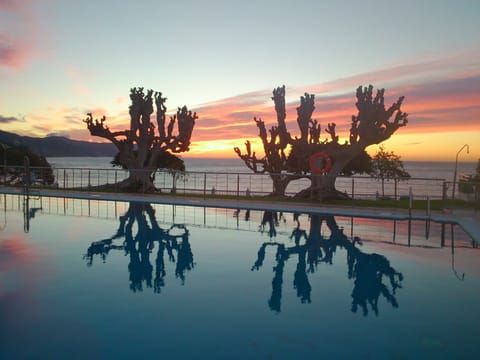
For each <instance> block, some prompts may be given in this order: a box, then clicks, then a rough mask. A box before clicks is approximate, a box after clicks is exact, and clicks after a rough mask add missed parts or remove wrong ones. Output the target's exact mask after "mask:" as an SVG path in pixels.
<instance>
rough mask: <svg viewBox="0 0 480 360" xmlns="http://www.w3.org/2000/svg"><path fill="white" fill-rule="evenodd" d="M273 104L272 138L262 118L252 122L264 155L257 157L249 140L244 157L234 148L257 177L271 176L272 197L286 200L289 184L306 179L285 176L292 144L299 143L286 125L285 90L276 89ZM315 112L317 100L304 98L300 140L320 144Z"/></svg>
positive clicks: (294, 173) (300, 111)
mask: <svg viewBox="0 0 480 360" xmlns="http://www.w3.org/2000/svg"><path fill="white" fill-rule="evenodd" d="M272 100H273V102H274V103H275V111H276V113H277V125H276V126H272V127H271V128H270V130H269V133H270V136H268V133H267V129H266V127H265V123H264V122H263V120H262V119H260V118H259V119H257V118H254V119H253V120H254V121H255V123H256V125H257V127H258V130H259V135H258V136H259V137H260V139H261V140H262V145H263V154H264V155H263V156H261V157H257V154H256V153H255V151H252V146H251V143H250V141H249V140H247V141H246V142H245V148H246V152H245V153H242V151H241V150H240V148H238V147H235V148H234V151H235V152H236V153H237V155H238V157H240V158H241V159H242V160H243V161H244V163H245V165H247V167H248V168H249V169H250V170H252V171H253V172H254V173H257V174H263V173H268V174H269V175H270V177H271V179H272V181H273V192H272V195H274V196H284V195H285V190H286V188H287V186H288V184H289V183H290V181H292V180H296V179H300V178H303V177H305V176H306V175H305V174H304V173H302V172H297V171H289V172H286V170H287V166H286V165H287V160H288V157H287V156H288V151H289V149H290V146H291V144H292V142H294V141H296V140H293V139H292V137H291V136H290V133H289V132H288V131H287V126H286V122H285V119H286V116H287V112H286V110H285V86H282V87H278V88H276V89H273V97H272ZM314 109H315V106H314V96H313V95H309V94H305V96H302V97H301V99H300V106H299V107H298V108H297V114H298V118H297V122H298V125H299V128H300V131H301V138H302V139H308V140H306V141H309V142H311V143H315V142H318V141H319V138H318V136H316V134H319V133H320V126H319V125H318V124H317V121H316V120H312V119H311V116H312V113H313V110H314Z"/></svg>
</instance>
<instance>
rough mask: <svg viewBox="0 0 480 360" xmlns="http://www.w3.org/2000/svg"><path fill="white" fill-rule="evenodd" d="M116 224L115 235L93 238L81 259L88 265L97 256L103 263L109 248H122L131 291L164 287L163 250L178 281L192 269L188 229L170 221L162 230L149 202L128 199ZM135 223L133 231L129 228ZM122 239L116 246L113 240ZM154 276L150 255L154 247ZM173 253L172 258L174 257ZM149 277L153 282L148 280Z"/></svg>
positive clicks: (192, 262)
mask: <svg viewBox="0 0 480 360" xmlns="http://www.w3.org/2000/svg"><path fill="white" fill-rule="evenodd" d="M119 220H120V225H119V227H118V230H117V232H116V233H115V235H113V236H112V237H110V238H108V239H104V240H100V241H95V242H93V243H92V244H91V245H90V247H89V248H88V249H87V253H86V254H85V256H84V258H85V259H86V260H87V265H89V266H91V265H92V263H93V258H94V257H95V256H96V255H97V256H99V257H101V258H102V260H103V262H105V260H106V258H107V255H108V254H109V252H110V251H111V250H123V251H125V255H128V256H129V258H130V262H129V264H128V271H129V274H130V289H131V290H132V291H134V292H137V291H142V290H143V286H144V284H145V285H146V287H147V288H151V287H152V286H153V290H154V292H156V293H160V291H161V289H162V287H164V286H165V275H166V270H165V260H164V255H165V253H167V255H168V259H169V261H170V262H173V263H175V262H176V267H175V276H176V277H177V278H179V279H180V280H181V282H182V284H183V283H184V282H185V273H186V271H190V270H192V269H193V267H194V265H195V263H194V261H193V253H192V249H191V247H190V243H189V232H188V230H187V229H186V228H185V226H184V225H179V224H174V225H172V226H171V227H170V228H169V229H167V230H164V229H162V228H161V227H160V226H159V225H158V223H157V220H156V218H155V210H154V209H153V207H152V206H151V205H150V204H147V203H137V202H131V203H130V205H129V207H128V210H127V212H126V213H125V215H123V216H120V217H119ZM135 223H136V225H137V226H136V229H137V233H136V235H134V233H133V228H134V225H135ZM118 239H124V241H123V243H122V244H120V245H116V244H115V243H114V241H115V240H118ZM155 243H157V254H156V259H155V277H154V278H153V266H152V264H151V262H150V254H151V253H152V252H153V251H154V250H155ZM175 252H176V259H175ZM152 278H153V281H152Z"/></svg>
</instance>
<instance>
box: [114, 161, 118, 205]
mask: <svg viewBox="0 0 480 360" xmlns="http://www.w3.org/2000/svg"><path fill="white" fill-rule="evenodd" d="M117 179H118V176H117V170H115V192H117ZM116 210H117V208H116V207H115V211H116Z"/></svg>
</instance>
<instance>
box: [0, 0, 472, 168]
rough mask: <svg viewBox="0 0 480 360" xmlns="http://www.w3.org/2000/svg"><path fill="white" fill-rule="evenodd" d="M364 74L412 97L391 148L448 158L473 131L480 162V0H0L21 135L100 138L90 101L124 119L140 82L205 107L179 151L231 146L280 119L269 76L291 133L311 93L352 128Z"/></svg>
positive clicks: (393, 96) (3, 60) (329, 114)
mask: <svg viewBox="0 0 480 360" xmlns="http://www.w3.org/2000/svg"><path fill="white" fill-rule="evenodd" d="M369 84H372V85H373V86H374V87H375V88H385V89H386V91H385V95H386V103H387V104H388V105H390V104H391V103H392V102H394V101H396V100H397V98H398V97H399V96H401V95H404V96H405V101H404V104H403V106H402V110H403V111H405V112H407V113H408V114H409V124H408V126H407V127H404V128H401V129H400V130H399V131H398V132H397V133H396V134H395V135H394V136H393V137H392V138H391V139H390V140H388V141H387V142H386V143H385V146H386V148H387V150H393V151H395V153H397V154H398V155H401V157H402V159H404V160H446V161H450V160H455V156H456V154H457V151H458V150H459V149H460V148H462V146H463V145H464V144H469V147H470V153H469V154H467V153H466V152H462V154H461V160H462V161H477V159H478V158H480V141H479V140H480V1H478V0H460V1H458V0H450V1H446V0H404V1H388V0H384V1H373V0H363V1H354V0H351V1H346V0H340V1H321V0H311V1H310V0H291V1H289V0H275V1H273V0H256V1H230V0H224V1H220V0H210V1H202V0H175V1H157V0H137V1H128V2H126V1H114V0H96V1H73V0H0V129H1V130H4V131H10V132H15V133H17V134H20V135H29V136H39V137H43V136H48V135H62V136H67V137H69V138H71V139H78V140H92V141H101V139H100V138H92V137H91V136H90V135H89V133H88V131H87V130H86V127H85V124H84V123H83V122H82V119H84V118H85V114H86V113H87V112H93V113H94V116H95V117H101V116H102V115H105V116H106V117H107V124H108V125H109V127H110V128H112V129H126V128H127V127H128V106H129V97H128V96H129V90H130V88H131V87H134V86H143V87H145V88H152V89H154V90H157V91H161V92H162V93H163V94H164V96H166V97H167V98H168V100H167V106H168V108H169V110H170V111H172V112H173V111H174V110H175V109H176V108H177V107H178V106H183V105H187V106H188V107H189V108H191V109H193V110H195V111H196V112H197V113H198V115H199V119H198V120H197V122H196V125H195V129H194V132H193V137H192V140H193V142H192V146H191V151H190V152H189V153H187V154H184V155H183V157H234V156H236V155H235V153H234V152H233V147H234V146H239V147H241V148H243V144H244V142H245V140H246V139H250V140H252V141H256V140H257V138H258V137H257V134H258V132H257V128H256V126H255V123H254V121H253V117H254V116H256V117H261V118H262V119H263V120H264V121H265V123H266V125H267V127H268V128H269V127H270V126H272V125H274V120H275V112H274V108H273V102H272V100H271V92H272V89H273V88H274V87H277V86H281V85H286V89H287V97H286V98H287V103H288V108H287V119H288V120H289V121H288V122H287V127H288V129H289V131H290V132H291V133H292V134H293V135H297V134H298V128H297V125H296V112H295V108H296V107H297V106H298V102H299V97H300V96H301V95H303V93H304V92H308V93H312V94H315V99H316V109H315V113H314V115H313V118H315V119H318V120H319V122H320V123H321V124H322V128H326V125H327V123H329V122H335V123H336V124H337V129H338V131H339V132H341V135H343V136H345V135H347V133H346V131H348V129H349V128H350V121H351V116H352V115H354V114H356V108H355V90H356V88H357V87H358V86H359V85H362V86H367V85H369ZM322 134H323V136H325V135H326V134H325V133H322ZM254 146H255V147H256V148H255V149H256V150H257V152H260V150H261V149H260V147H259V146H258V145H256V143H254ZM368 151H369V152H370V153H371V154H372V155H373V154H374V153H375V151H376V148H375V147H370V148H368Z"/></svg>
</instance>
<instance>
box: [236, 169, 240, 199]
mask: <svg viewBox="0 0 480 360" xmlns="http://www.w3.org/2000/svg"><path fill="white" fill-rule="evenodd" d="M239 196H240V174H237V197H239Z"/></svg>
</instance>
